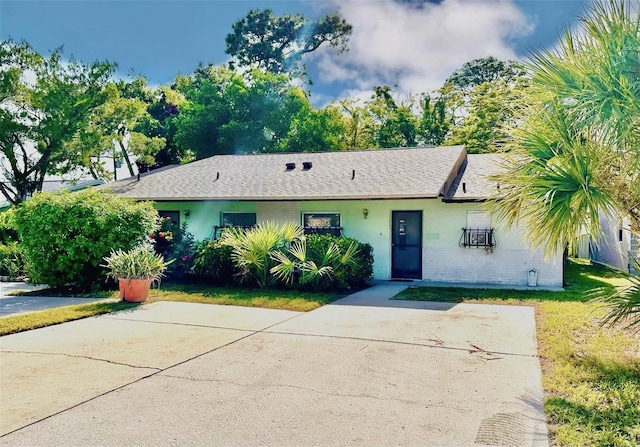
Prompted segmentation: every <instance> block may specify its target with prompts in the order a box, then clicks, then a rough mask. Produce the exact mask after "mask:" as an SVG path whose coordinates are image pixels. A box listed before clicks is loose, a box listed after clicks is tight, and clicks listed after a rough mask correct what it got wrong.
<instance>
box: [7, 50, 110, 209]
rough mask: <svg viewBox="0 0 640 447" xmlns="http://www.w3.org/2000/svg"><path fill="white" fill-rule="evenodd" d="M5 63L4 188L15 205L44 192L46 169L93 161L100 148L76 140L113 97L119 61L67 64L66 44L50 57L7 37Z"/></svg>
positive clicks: (52, 171)
mask: <svg viewBox="0 0 640 447" xmlns="http://www.w3.org/2000/svg"><path fill="white" fill-rule="evenodd" d="M0 65H2V66H3V67H7V69H5V70H2V71H0V89H1V91H0V153H1V157H2V158H1V159H0V163H1V165H2V170H3V174H4V181H2V182H0V192H2V194H3V195H4V197H5V198H6V199H7V200H8V201H10V202H11V203H14V204H15V203H20V202H22V201H23V200H25V199H26V198H27V197H28V196H30V195H32V194H33V193H34V192H36V191H40V190H41V189H42V184H43V181H44V178H45V176H46V175H47V174H64V173H68V172H71V171H73V170H74V169H76V168H78V167H87V166H88V164H89V160H90V158H91V156H93V155H95V154H96V147H95V146H93V145H85V144H82V145H80V144H72V143H73V142H74V139H76V138H79V137H80V134H81V132H83V131H84V130H85V129H87V127H88V126H89V124H90V121H91V119H92V116H93V114H94V113H95V112H96V110H97V109H98V108H99V107H100V106H102V105H103V104H105V102H106V101H107V100H108V97H109V95H108V93H107V92H106V91H105V85H106V83H107V81H108V80H109V78H110V76H111V75H112V73H113V72H114V69H115V65H114V64H111V63H109V62H93V63H91V64H83V63H81V62H78V61H75V60H73V59H71V60H69V61H66V62H64V63H63V61H62V50H61V49H58V50H55V51H53V52H52V53H51V54H50V56H49V57H48V58H45V57H42V56H41V55H39V54H38V53H37V52H35V51H34V50H33V49H32V48H31V47H30V46H29V45H28V44H27V43H18V42H14V41H12V40H6V41H3V42H2V45H1V47H0ZM31 78H33V79H31Z"/></svg>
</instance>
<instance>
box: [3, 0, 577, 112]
mask: <svg viewBox="0 0 640 447" xmlns="http://www.w3.org/2000/svg"><path fill="white" fill-rule="evenodd" d="M587 4H588V0H431V1H427V0H402V1H401V0H306V1H305V0H270V1H256V0H253V1H244V0H195V1H191V0H184V1H181V0H165V1H156V0H75V1H73V0H71V1H69V0H66V1H60V0H39V1H38V0H0V37H1V38H2V39H7V38H13V39H15V40H22V39H24V40H26V41H27V42H29V43H30V44H31V45H32V46H33V47H34V48H35V49H36V50H37V51H39V52H41V53H43V54H47V53H48V52H49V51H50V50H53V49H55V48H57V47H59V46H64V54H65V56H71V55H73V56H74V57H75V58H76V59H78V60H81V61H83V62H91V61H94V60H96V59H99V60H105V59H106V60H109V61H111V62H117V63H118V65H119V70H120V72H121V73H122V74H126V73H127V72H130V71H134V72H135V73H137V74H141V75H143V76H145V77H146V78H147V79H148V81H149V83H150V84H154V85H156V84H168V83H171V81H172V80H173V79H174V77H175V76H176V75H177V74H179V73H183V74H186V73H189V72H191V71H193V70H194V69H195V68H196V67H197V65H198V63H200V62H202V63H205V64H206V63H213V64H216V65H217V64H222V63H225V62H227V61H228V56H227V55H226V54H225V41H224V39H225V36H226V35H227V34H228V33H229V32H230V31H231V25H232V24H233V23H234V22H235V21H237V20H239V19H240V18H242V17H244V16H245V15H246V14H247V12H248V11H249V10H251V9H265V8H270V9H272V10H273V11H274V13H276V14H285V13H287V14H288V13H297V12H299V13H303V14H305V15H307V16H309V17H315V16H319V15H322V14H326V13H329V12H334V11H338V12H340V13H341V14H342V15H343V17H345V18H346V19H347V21H349V22H350V23H351V24H352V25H353V26H354V32H353V36H352V38H351V42H350V45H349V47H350V50H349V51H348V52H347V53H343V54H340V55H338V54H336V53H335V52H333V51H331V50H330V49H323V50H322V51H319V52H317V54H314V55H313V56H312V57H311V58H309V59H308V60H307V61H306V63H307V66H308V68H309V71H310V74H311V77H312V79H313V81H314V84H313V86H311V87H310V90H311V92H312V100H314V102H316V103H323V102H326V101H328V100H330V99H332V98H335V97H347V96H361V95H363V94H366V92H369V91H370V90H371V88H372V87H373V86H375V85H385V84H386V85H391V86H394V88H395V90H396V91H397V92H399V93H406V94H415V93H420V92H424V91H429V90H433V89H436V88H438V87H439V86H440V85H441V84H442V82H443V81H444V79H446V77H447V76H448V75H449V74H450V73H451V72H452V71H453V70H455V69H456V68H459V67H460V66H461V65H462V64H463V63H464V62H466V61H469V60H472V59H475V58H480V57H487V56H495V57H497V58H499V59H522V58H526V56H527V55H528V54H529V53H530V51H531V50H532V49H540V48H543V47H549V46H551V45H553V44H554V43H555V42H556V41H557V39H558V36H559V35H560V34H561V33H562V32H563V29H564V28H565V27H573V26H575V23H576V19H577V17H578V16H579V15H580V14H581V13H582V12H584V8H585V7H586V5H587Z"/></svg>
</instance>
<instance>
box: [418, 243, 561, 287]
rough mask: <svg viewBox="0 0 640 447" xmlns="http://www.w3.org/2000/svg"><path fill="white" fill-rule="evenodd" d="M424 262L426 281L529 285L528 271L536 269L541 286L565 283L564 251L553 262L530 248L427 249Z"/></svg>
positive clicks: (424, 277) (424, 253)
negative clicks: (489, 249)
mask: <svg viewBox="0 0 640 447" xmlns="http://www.w3.org/2000/svg"><path fill="white" fill-rule="evenodd" d="M422 263H423V264H422V267H423V269H422V270H423V279H424V280H425V281H434V282H440V281H442V282H451V283H485V284H508V285H519V286H526V285H527V284H528V274H529V270H531V269H535V270H536V271H537V280H538V281H537V282H538V286H540V287H560V286H562V254H559V255H558V256H557V258H556V259H555V264H554V260H550V261H548V262H545V261H544V258H543V256H542V254H541V253H540V252H539V251H538V252H531V251H530V250H527V249H507V248H502V249H501V248H500V247H497V248H496V249H495V250H494V251H493V252H492V253H487V252H485V251H484V249H481V248H459V247H455V248H424V249H423V256H422Z"/></svg>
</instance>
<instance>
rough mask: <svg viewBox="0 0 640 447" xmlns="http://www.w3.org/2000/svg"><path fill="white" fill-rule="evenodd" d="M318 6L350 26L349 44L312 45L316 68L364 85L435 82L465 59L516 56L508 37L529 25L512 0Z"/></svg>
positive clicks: (390, 0)
mask: <svg viewBox="0 0 640 447" xmlns="http://www.w3.org/2000/svg"><path fill="white" fill-rule="evenodd" d="M325 6H326V7H328V8H329V9H333V10H337V11H339V12H340V14H341V15H342V16H343V17H344V18H345V19H346V20H347V21H348V22H349V23H351V24H352V25H353V34H352V36H351V38H350V41H349V51H347V52H345V53H342V54H336V52H335V51H332V50H331V49H325V50H324V51H320V52H319V53H318V55H317V56H316V57H317V59H316V63H317V64H318V67H319V69H320V73H319V75H320V76H321V77H322V79H323V81H325V82H348V83H349V84H355V86H356V89H355V90H363V91H367V90H368V91H371V90H370V89H371V88H372V87H373V86H375V85H382V84H386V85H391V86H395V90H396V91H397V92H399V93H405V94H415V93H420V92H426V91H430V90H434V89H437V88H439V87H440V86H441V85H442V84H443V82H444V80H445V79H446V78H447V77H449V75H450V74H451V73H452V72H453V71H454V70H456V69H457V68H460V67H461V66H462V65H463V64H464V63H465V62H468V61H470V60H473V59H476V58H482V57H488V56H494V57H496V58H498V59H503V60H506V59H515V58H516V54H515V52H514V50H513V49H512V47H511V46H510V44H509V40H510V39H511V38H514V37H519V36H524V35H526V34H528V33H530V32H531V31H532V29H533V24H532V23H530V22H528V19H527V17H526V16H525V15H524V14H523V13H522V12H521V11H520V10H519V9H518V8H517V7H516V6H515V5H514V3H513V2H512V1H511V0H488V1H486V0H485V1H479V0H444V1H442V2H441V3H439V4H435V3H429V2H425V3H422V4H421V6H420V7H416V6H415V4H414V5H411V4H410V3H409V4H408V3H406V2H405V3H400V2H396V1H394V0H375V1H371V0H367V1H362V0H361V1H357V0H325Z"/></svg>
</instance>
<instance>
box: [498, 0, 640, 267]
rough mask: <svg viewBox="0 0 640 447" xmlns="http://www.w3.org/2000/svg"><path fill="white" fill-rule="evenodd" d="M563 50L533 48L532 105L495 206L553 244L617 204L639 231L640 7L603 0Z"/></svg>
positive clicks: (595, 231)
mask: <svg viewBox="0 0 640 447" xmlns="http://www.w3.org/2000/svg"><path fill="white" fill-rule="evenodd" d="M581 25H582V26H581V28H580V29H579V30H578V31H576V32H569V31H567V32H566V33H565V36H564V38H563V40H562V42H561V44H560V45H559V46H558V47H557V49H556V50H554V51H540V52H537V53H535V54H534V55H533V58H532V60H531V62H530V63H529V68H530V70H531V71H532V74H533V78H532V83H531V88H530V90H531V91H530V93H531V96H532V98H533V99H534V100H535V103H533V104H532V106H531V108H530V110H529V113H528V115H527V116H526V119H525V121H524V123H523V125H521V126H520V127H519V128H516V129H513V130H512V132H511V137H512V138H513V142H512V144H510V145H509V146H508V148H509V149H511V152H510V156H509V159H508V163H507V164H506V166H505V171H504V174H503V175H501V176H500V177H499V178H498V179H497V180H498V181H499V182H500V185H501V188H500V191H501V193H500V194H498V195H497V197H496V202H495V204H496V207H497V208H496V209H497V211H498V212H499V215H500V216H501V217H502V218H504V219H505V220H506V222H507V223H509V224H515V223H520V224H521V225H523V226H524V227H526V228H527V229H528V232H529V234H530V235H531V238H532V241H533V243H534V244H535V245H537V246H542V245H546V246H547V247H548V248H547V250H548V253H549V254H552V253H555V252H556V251H557V250H561V249H563V248H564V246H565V244H566V243H569V242H571V241H575V240H576V238H577V236H578V235H579V234H581V232H582V231H583V230H584V229H587V230H588V231H589V232H590V233H591V235H592V236H594V239H595V237H596V236H598V235H599V234H600V233H601V228H600V219H599V217H600V213H602V212H610V211H611V210H615V212H617V213H619V214H620V215H622V216H626V217H628V218H629V219H630V220H631V222H632V231H634V232H635V233H636V234H638V233H640V33H639V32H638V30H639V29H640V12H638V11H634V10H633V8H632V6H631V4H630V3H628V2H626V1H616V0H610V1H609V2H605V1H599V2H596V3H595V4H594V5H593V6H592V8H591V10H590V11H589V13H588V14H587V15H585V16H584V17H583V18H582V19H581Z"/></svg>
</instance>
